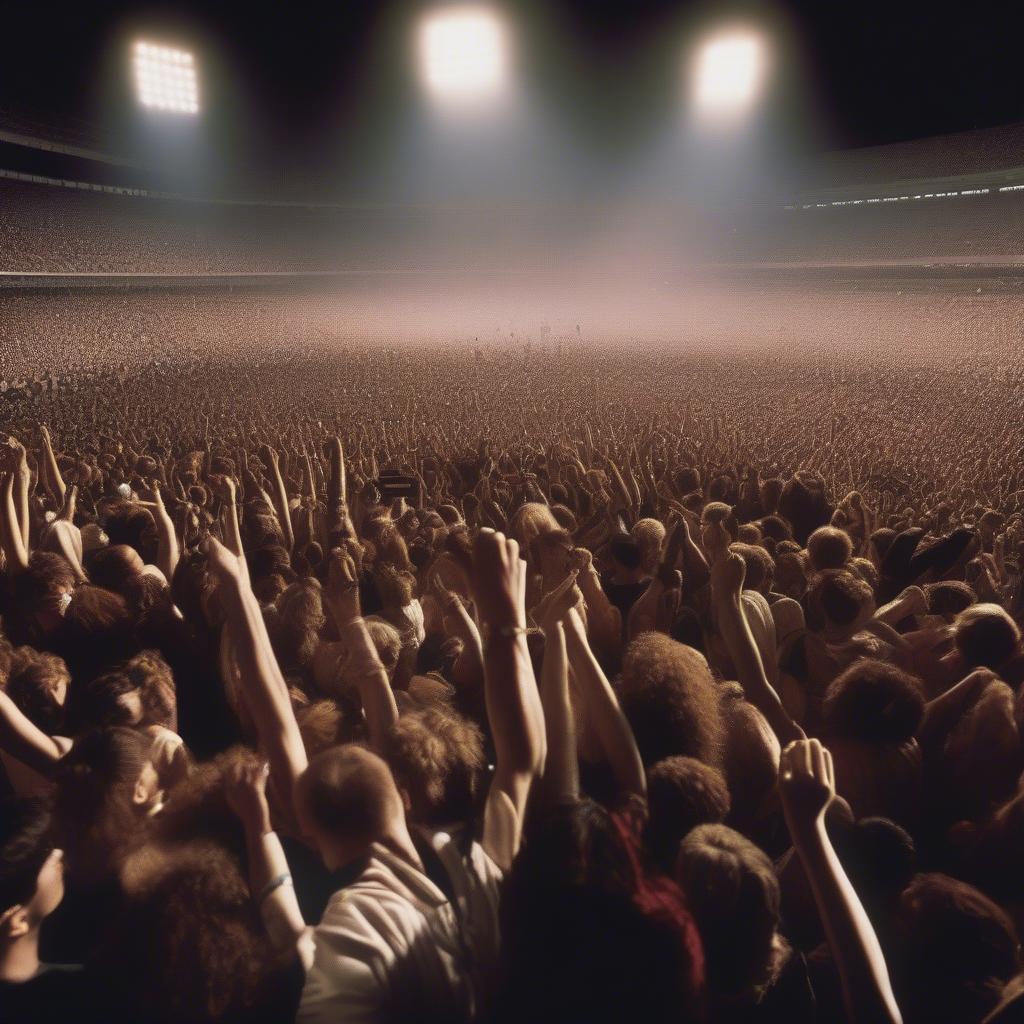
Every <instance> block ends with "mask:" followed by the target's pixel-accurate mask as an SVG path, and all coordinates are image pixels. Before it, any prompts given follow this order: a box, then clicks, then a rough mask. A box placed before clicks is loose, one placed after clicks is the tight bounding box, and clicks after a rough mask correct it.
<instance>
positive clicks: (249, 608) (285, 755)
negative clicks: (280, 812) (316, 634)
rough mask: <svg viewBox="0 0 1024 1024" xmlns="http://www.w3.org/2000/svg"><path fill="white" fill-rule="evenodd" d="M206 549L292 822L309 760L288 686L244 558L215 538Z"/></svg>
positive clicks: (245, 693) (248, 699)
mask: <svg viewBox="0 0 1024 1024" xmlns="http://www.w3.org/2000/svg"><path fill="white" fill-rule="evenodd" d="M206 552H207V555H208V556H209V566H210V572H211V573H212V574H213V575H214V577H215V578H216V579H217V582H218V594H219V595H220V596H221V600H222V601H223V602H224V607H225V610H226V612H227V629H228V631H229V637H230V639H231V643H232V646H233V648H234V656H235V661H236V664H237V665H238V669H239V671H240V673H241V676H242V687H241V692H242V699H243V700H244V701H245V703H246V706H247V708H248V710H249V713H250V715H251V716H252V720H253V722H254V723H255V725H256V730H257V732H258V734H259V739H260V747H261V749H262V750H263V751H264V753H265V755H266V757H267V759H268V760H269V761H270V767H271V779H272V781H273V784H274V787H275V790H276V792H277V795H278V797H279V798H280V801H281V807H282V808H283V809H284V810H285V811H286V812H287V814H288V815H289V817H290V819H291V820H292V821H293V822H294V820H295V814H294V809H293V807H292V794H293V792H294V790H295V782H296V780H297V779H298V777H299V776H300V775H301V774H302V772H303V771H304V770H305V768H306V763H307V759H306V748H305V746H304V745H303V742H302V734H301V733H300V732H299V726H298V723H297V722H296V721H295V713H294V711H293V710H292V704H291V700H290V698H289V696H288V687H287V685H286V684H285V681H284V677H283V676H282V675H281V669H280V667H279V666H278V664H277V658H276V657H275V656H274V652H273V649H272V648H271V646H270V638H269V636H267V628H266V626H265V625H264V622H263V613H262V612H261V611H260V606H259V602H258V601H257V600H256V597H255V595H254V594H253V592H252V588H251V587H250V586H249V580H248V577H247V576H246V574H245V571H244V568H243V566H242V564H241V562H240V561H239V559H238V558H237V557H236V556H235V555H233V554H232V553H231V552H230V551H228V549H227V548H226V547H224V545H223V544H221V543H220V542H219V541H217V540H216V539H214V538H213V537H210V538H208V540H207V541H206Z"/></svg>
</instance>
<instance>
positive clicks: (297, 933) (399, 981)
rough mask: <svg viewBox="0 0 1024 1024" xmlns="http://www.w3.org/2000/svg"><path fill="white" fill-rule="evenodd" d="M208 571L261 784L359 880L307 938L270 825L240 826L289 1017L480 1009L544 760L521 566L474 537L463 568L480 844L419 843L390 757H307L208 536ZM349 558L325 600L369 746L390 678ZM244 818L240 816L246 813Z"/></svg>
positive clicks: (459, 1017)
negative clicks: (507, 884) (486, 771)
mask: <svg viewBox="0 0 1024 1024" xmlns="http://www.w3.org/2000/svg"><path fill="white" fill-rule="evenodd" d="M208 550H209V554H210V568H211V571H212V572H213V573H214V574H215V576H216V577H217V578H218V581H219V583H220V585H221V589H222V591H223V595H224V602H225V607H226V609H227V628H228V636H229V638H230V642H231V644H232V645H233V647H234V649H235V657H236V663H237V665H238V670H239V675H240V677H241V678H243V679H245V680H246V685H245V687H244V688H243V691H242V692H243V699H244V700H245V703H246V705H247V707H248V710H249V712H250V714H251V715H252V719H253V721H254V722H255V723H256V725H257V729H258V731H259V734H260V743H261V747H262V748H263V749H264V752H265V753H266V755H267V757H268V760H269V762H270V781H271V784H272V787H273V789H274V791H275V793H276V795H277V797H278V802H279V804H281V805H282V813H283V814H285V815H286V816H288V817H291V818H292V819H293V823H294V824H296V825H297V826H298V829H299V831H300V832H301V833H302V834H303V835H305V836H306V837H308V838H309V839H310V840H311V841H312V842H313V843H314V844H315V845H316V847H317V849H318V850H319V852H320V855H321V857H322V859H323V861H324V863H325V865H326V866H327V867H328V868H329V869H331V870H339V869H342V868H348V869H349V870H351V871H352V872H354V873H355V879H354V881H353V882H352V883H351V884H350V885H348V886H346V887H345V888H343V889H342V890H340V891H339V892H337V893H336V894H335V895H334V896H333V897H332V898H331V900H330V901H329V903H328V906H327V909H326V911H325V912H324V915H323V919H322V921H321V923H320V924H319V925H318V926H316V927H315V928H306V927H305V926H304V923H303V922H302V918H301V915H300V914H299V912H298V905H297V903H296V901H295V897H294V892H293V891H292V889H291V884H290V882H291V878H290V875H289V874H288V872H287V863H286V861H285V860H284V855H283V852H282V851H281V847H280V843H279V842H278V840H277V838H276V836H275V835H274V833H273V832H272V831H271V829H270V826H269V821H268V817H269V816H268V815H267V814H264V813H256V814H252V815H251V816H250V818H249V820H248V821H246V822H245V824H246V830H247V833H248V846H249V851H250V857H249V860H250V870H251V872H252V880H251V882H252V891H253V894H254V895H256V896H257V898H258V899H259V901H260V905H261V910H262V912H263V916H264V920H265V921H266V923H267V927H268V931H269V933H270V934H271V936H272V937H275V938H276V940H277V941H279V942H281V941H282V939H283V941H284V942H294V943H295V944H296V945H297V946H298V949H299V952H300V955H301V957H302V961H303V965H304V967H305V968H306V972H307V974H306V982H305V986H304V989H303V993H302V1001H301V1005H300V1008H299V1013H298V1020H299V1021H302V1022H309V1024H318V1022H324V1024H326V1022H328V1021H330V1022H332V1024H336V1022H339V1021H361V1022H362V1021H365V1022H369V1021H399V1020H401V1021H408V1020H415V1021H418V1022H421V1021H435V1020H436V1021H463V1020H471V1019H473V1018H474V1017H476V1016H478V1015H479V1014H480V1011H481V1009H482V1006H483V1004H484V1002H485V1001H486V998H487V996H488V994H489V992H490V991H491V990H492V988H493V984H492V983H493V978H494V974H495V971H496V968H497V959H498V944H499V942H498V891H499V885H500V882H501V878H502V874H503V872H504V871H506V870H507V869H508V868H509V866H510V865H511V862H512V859H513V858H514V857H515V854H516V851H517V850H518V846H519V836H520V823H521V821H522V817H523V811H524V808H525V806H526V800H527V797H528V795H529V791H530V786H531V784H532V782H533V780H534V778H535V777H536V776H537V775H538V774H539V772H540V770H541V766H542V764H543V761H544V755H545V749H544V743H545V740H544V718H543V709H542V707H541V704H540V697H539V695H538V692H537V684H536V680H535V679H534V675H533V668H532V665H531V662H530V655H529V651H528V649H527V645H526V611H525V595H526V565H525V562H523V561H522V559H521V558H520V557H519V549H518V545H517V543H516V542H515V541H514V540H508V539H506V538H505V537H504V536H503V535H502V534H499V533H494V532H492V531H481V532H480V533H479V534H478V535H477V537H476V540H475V543H474V548H473V554H472V557H470V556H468V555H465V556H462V557H461V559H460V561H461V562H462V567H463V569H464V571H465V572H466V575H467V577H468V579H469V582H470V585H471V589H472V591H473V597H474V602H475V604H476V610H477V615H478V618H479V620H480V623H481V625H482V626H483V627H484V632H485V636H486V637H487V639H486V643H485V651H484V668H485V672H484V677H485V691H486V702H487V710H488V718H489V720H490V725H491V731H492V734H493V738H494V746H495V751H496V767H495V773H494V778H493V781H492V784H491V790H490V793H489V795H488V798H487V803H486V809H485V813H484V822H483V835H482V839H481V842H479V843H478V842H475V841H470V842H464V843H460V842H459V841H458V840H457V839H455V838H453V837H452V836H451V835H449V834H447V833H445V832H438V833H435V834H434V835H433V836H431V837H430V839H429V841H421V842H419V843H417V842H416V841H414V839H413V837H412V835H411V834H410V831H409V828H408V825H407V823H406V818H405V809H404V804H403V801H402V797H401V794H400V793H399V791H398V788H397V786H396V785H395V781H394V778H393V777H392V775H391V772H390V770H389V768H388V766H387V765H386V763H385V762H384V761H383V760H382V759H381V758H380V757H379V756H378V755H377V754H375V753H374V752H373V751H372V750H369V749H366V748H364V747H361V746H357V745H353V744H349V745H345V746H339V747H334V748H331V749H329V750H327V751H324V752H323V753H321V754H319V755H318V756H317V757H315V758H314V759H313V760H312V761H311V762H307V759H306V754H305V750H304V748H303V746H302V739H301V735H300V734H299V731H298V727H297V725H296V723H295V718H294V713H293V711H292V708H291V703H290V700H289V699H288V692H287V688H286V686H285V684H284V680H283V678H282V677H281V674H280V669H279V668H278V666H277V663H276V660H275V659H274V656H273V651H272V649H271V647H270V642H269V638H268V637H267V636H266V629H265V627H264V625H263V620H262V616H261V615H260V613H259V604H258V602H257V601H256V599H255V597H254V596H253V595H252V590H251V587H250V586H249V583H248V577H247V573H246V572H245V571H244V561H243V560H242V558H241V557H240V556H238V555H232V554H231V553H230V552H228V551H227V550H226V549H225V548H223V547H222V546H221V545H219V544H217V543H216V542H213V541H211V542H210V546H209V549H208ZM356 578H357V577H356V571H355V565H354V562H353V560H352V558H351V557H350V556H349V555H348V554H346V553H344V552H342V551H340V550H338V551H335V552H334V553H333V555H332V563H331V573H330V578H329V581H328V585H327V587H326V588H325V590H324V598H325V604H326V605H327V607H328V610H329V611H330V613H331V615H332V616H333V618H334V620H335V624H336V626H337V627H338V632H339V634H340V636H341V637H342V638H343V639H344V641H345V642H346V645H347V647H348V649H349V651H350V661H349V670H351V669H352V666H353V664H355V665H358V666H359V667H360V671H359V672H358V673H356V674H357V675H358V677H359V680H360V683H359V690H360V697H361V699H362V704H363V709H364V713H365V715H366V722H367V732H368V735H369V740H370V744H371V746H373V747H374V748H376V749H381V741H382V739H383V737H384V736H385V735H386V732H387V730H388V729H390V728H391V727H392V726H393V725H394V723H395V722H396V721H397V718H398V709H397V706H396V704H395V699H394V695H393V693H392V692H391V688H390V686H389V684H388V679H387V674H386V672H385V671H384V668H383V666H382V665H381V664H380V661H379V659H378V658H377V657H376V652H375V650H374V648H373V644H372V642H371V641H370V638H369V636H368V634H367V632H366V627H365V624H364V623H363V620H362V618H361V616H360V613H359V597H358V584H357V582H356ZM243 820H244V819H243Z"/></svg>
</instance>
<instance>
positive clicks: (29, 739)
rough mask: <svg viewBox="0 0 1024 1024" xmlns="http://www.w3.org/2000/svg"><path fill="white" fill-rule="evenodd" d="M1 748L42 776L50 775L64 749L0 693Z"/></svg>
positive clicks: (0, 691) (8, 698)
mask: <svg viewBox="0 0 1024 1024" xmlns="http://www.w3.org/2000/svg"><path fill="white" fill-rule="evenodd" d="M0 747H2V748H3V749H4V750H5V751H6V752H7V753H8V754H10V755H11V757H14V758H17V759H18V760H19V761H21V763H22V764H24V765H27V766H28V767H29V768H32V769H33V770H34V771H37V772H39V773H40V774H41V775H48V774H49V773H50V772H51V771H53V769H54V767H55V766H56V765H57V762H58V761H60V759H61V758H62V757H63V756H64V752H65V751H64V749H63V748H62V747H61V744H60V743H59V742H58V741H57V740H56V739H55V738H54V737H53V736H47V734H46V733H44V732H43V731H42V729H40V728H39V727H38V726H36V725H35V724H34V723H33V722H31V721H30V720H29V719H28V718H27V717H26V716H25V715H24V714H23V713H22V711H21V709H20V708H19V707H18V706H17V705H16V704H15V703H14V701H13V700H11V698H10V697H8V696H7V694H6V693H4V692H3V691H2V690H0Z"/></svg>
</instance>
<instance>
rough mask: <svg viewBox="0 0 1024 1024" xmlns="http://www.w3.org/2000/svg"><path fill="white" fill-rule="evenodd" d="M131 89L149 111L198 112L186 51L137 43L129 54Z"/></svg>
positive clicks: (194, 81) (193, 74) (192, 61)
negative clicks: (133, 83) (132, 88)
mask: <svg viewBox="0 0 1024 1024" xmlns="http://www.w3.org/2000/svg"><path fill="white" fill-rule="evenodd" d="M132 67H133V70H134V73H135V90H136V94H137V95H138V98H139V102H140V103H141V104H142V105H143V106H144V107H146V108H147V109H150V110H162V111H167V112H168V113H172V114H198V113H199V83H198V79H197V77H196V66H195V58H194V57H193V56H192V54H191V53H189V52H188V51H187V50H179V49H175V48H172V47H169V46H159V45H156V44H154V43H148V42H143V41H139V42H137V43H136V44H135V46H134V48H133V51H132Z"/></svg>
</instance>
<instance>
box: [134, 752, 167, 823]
mask: <svg viewBox="0 0 1024 1024" xmlns="http://www.w3.org/2000/svg"><path fill="white" fill-rule="evenodd" d="M162 795H163V794H162V793H161V791H160V776H159V775H157V773H156V768H154V767H153V762H152V761H150V760H149V759H148V758H147V759H146V763H145V764H144V765H143V766H142V771H141V773H140V774H139V778H138V781H137V782H136V783H135V792H134V793H133V794H132V801H133V803H134V804H135V806H136V807H138V808H139V809H140V810H142V811H150V810H151V809H152V808H154V807H155V806H156V805H157V803H159V801H160V798H161V796H162Z"/></svg>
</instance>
